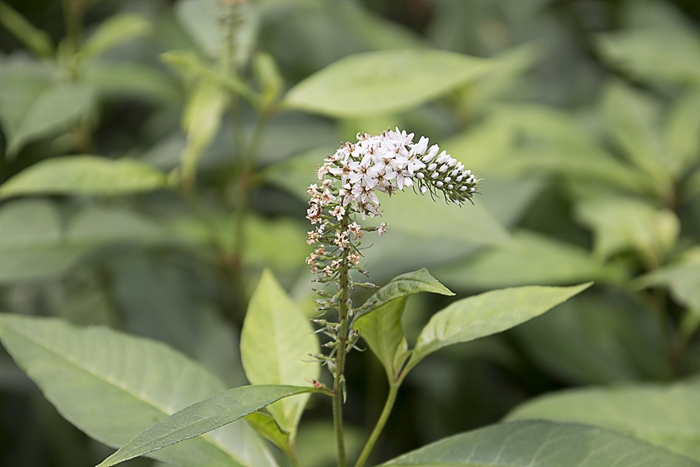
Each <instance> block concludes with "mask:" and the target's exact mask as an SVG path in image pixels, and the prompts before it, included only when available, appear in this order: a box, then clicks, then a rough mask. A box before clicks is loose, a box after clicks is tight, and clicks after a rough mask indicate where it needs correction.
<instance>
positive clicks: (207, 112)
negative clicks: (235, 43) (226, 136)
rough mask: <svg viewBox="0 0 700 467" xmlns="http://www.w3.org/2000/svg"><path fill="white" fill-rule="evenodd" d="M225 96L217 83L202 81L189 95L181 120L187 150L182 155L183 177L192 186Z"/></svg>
mask: <svg viewBox="0 0 700 467" xmlns="http://www.w3.org/2000/svg"><path fill="white" fill-rule="evenodd" d="M227 102H228V95H227V94H226V93H225V92H224V91H223V89H221V88H220V87H219V86H218V84H217V83H215V82H213V81H212V80H209V79H206V78H202V79H200V80H199V81H198V83H197V85H196V87H195V89H194V91H193V92H192V94H191V95H190V97H189V99H188V102H187V106H186V107H185V112H184V114H183V117H182V126H183V128H184V130H185V132H186V133H187V146H186V147H185V149H184V151H183V152H182V155H181V158H182V176H183V179H185V180H187V181H188V182H189V183H192V181H193V179H194V176H195V173H196V170H197V163H198V162H199V159H200V157H201V156H202V153H203V151H204V150H205V149H206V148H207V146H209V144H210V143H211V141H212V139H214V136H216V133H217V131H218V130H219V126H220V125H221V119H222V116H223V114H224V112H225V110H226V104H227Z"/></svg>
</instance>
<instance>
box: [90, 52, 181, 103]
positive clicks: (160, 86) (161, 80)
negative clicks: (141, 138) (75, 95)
mask: <svg viewBox="0 0 700 467" xmlns="http://www.w3.org/2000/svg"><path fill="white" fill-rule="evenodd" d="M83 80H84V81H85V82H86V83H88V84H90V86H92V87H94V88H95V90H96V91H97V92H98V93H99V94H100V95H103V96H106V97H112V98H114V97H117V98H121V99H123V98H125V97H134V96H136V97H138V98H140V99H146V100H148V101H155V102H159V103H160V102H162V103H169V102H173V101H175V102H180V101H181V100H182V92H181V91H180V89H179V88H178V87H177V86H175V84H174V83H173V81H172V80H171V79H170V78H168V77H167V76H166V75H165V74H164V73H162V72H160V71H157V70H156V69H155V68H153V67H149V66H143V65H138V64H136V63H129V62H108V61H102V60H92V61H90V63H88V64H86V66H85V70H84V74H83Z"/></svg>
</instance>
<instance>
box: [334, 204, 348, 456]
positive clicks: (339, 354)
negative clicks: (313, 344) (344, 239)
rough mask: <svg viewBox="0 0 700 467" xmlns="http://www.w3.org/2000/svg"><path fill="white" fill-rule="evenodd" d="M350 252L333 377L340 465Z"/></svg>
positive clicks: (343, 273) (342, 227) (344, 263)
mask: <svg viewBox="0 0 700 467" xmlns="http://www.w3.org/2000/svg"><path fill="white" fill-rule="evenodd" d="M348 224H349V218H348V215H347V214H346V215H345V216H343V220H342V221H341V224H340V231H341V232H345V231H347V229H348ZM348 252H349V250H348V249H347V248H346V249H345V250H344V251H343V255H342V258H341V263H340V264H341V266H340V303H339V304H338V322H339V325H340V330H339V332H338V347H337V349H336V356H335V377H334V378H333V431H334V432H335V441H336V446H337V455H338V467H345V464H346V459H345V440H344V438H343V394H344V393H345V352H346V347H347V339H348V301H349V300H348V299H349V297H350V265H349V264H348Z"/></svg>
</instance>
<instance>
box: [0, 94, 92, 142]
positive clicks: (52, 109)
mask: <svg viewBox="0 0 700 467" xmlns="http://www.w3.org/2000/svg"><path fill="white" fill-rule="evenodd" d="M94 103H95V91H94V90H93V89H92V88H91V87H90V86H88V85H85V84H56V85H53V86H50V87H48V88H47V89H45V90H44V91H43V92H42V93H41V94H39V96H38V97H37V98H36V100H35V101H34V102H33V103H32V105H31V107H29V109H28V110H27V113H26V114H25V115H24V118H23V120H22V122H21V123H20V125H19V127H18V128H17V132H16V133H15V134H14V135H13V136H12V137H11V138H9V140H8V142H7V154H8V155H10V156H14V155H15V154H16V153H17V151H19V150H20V149H21V148H22V146H24V145H25V144H26V143H28V142H29V141H32V140H35V139H37V138H40V137H42V136H47V135H50V134H52V133H55V132H58V131H63V130H66V129H67V128H68V127H69V125H70V124H71V123H74V122H76V121H78V120H79V119H80V118H81V117H83V116H84V115H85V114H86V113H87V112H89V111H90V110H91V109H92V106H93V105H94Z"/></svg>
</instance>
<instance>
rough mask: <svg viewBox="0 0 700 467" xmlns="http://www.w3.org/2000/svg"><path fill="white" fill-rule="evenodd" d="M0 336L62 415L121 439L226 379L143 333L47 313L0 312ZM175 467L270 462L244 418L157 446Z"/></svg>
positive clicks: (109, 440)
mask: <svg viewBox="0 0 700 467" xmlns="http://www.w3.org/2000/svg"><path fill="white" fill-rule="evenodd" d="M0 340H2V343H3V345H4V346H5V348H6V349H7V350H8V351H9V353H10V354H11V355H12V356H13V358H14V359H15V360H16V361H17V363H18V364H19V366H20V367H21V368H22V369H24V370H25V371H26V372H27V374H28V375H29V377H30V378H32V380H34V381H35V382H36V383H37V384H38V385H39V387H40V388H41V389H42V391H43V392H44V395H45V396H46V398H47V399H49V401H51V403H52V404H54V405H55V406H56V408H57V409H58V410H59V412H61V414H62V415H63V416H64V417H66V418H67V419H68V420H69V421H71V422H72V423H73V424H75V425H76V426H77V427H78V428H80V429H81V430H83V431H85V432H86V433H88V434H89V435H90V436H92V437H94V438H95V439H97V440H99V441H101V442H103V443H105V444H107V445H110V446H115V447H116V446H120V445H122V444H124V443H126V442H127V441H129V440H130V439H131V438H133V437H134V436H135V435H136V434H138V433H139V432H141V431H142V430H144V429H146V428H148V427H149V426H151V425H152V424H153V423H155V422H157V421H158V420H162V419H164V418H165V417H167V416H168V415H171V414H173V413H175V412H177V411H178V410H180V409H182V408H184V407H187V406H190V405H192V404H194V403H195V402H198V401H200V400H202V399H204V398H207V397H211V396H212V395H214V394H217V393H220V392H221V391H223V390H224V389H225V386H224V385H223V383H221V381H219V379H217V378H216V377H215V376H214V375H212V374H211V373H209V371H207V370H206V369H204V368H203V367H202V366H201V365H199V364H198V363H196V362H194V361H192V360H190V359H188V358H186V357H185V356H183V355H181V354H180V353H178V352H176V351H174V350H172V349H170V348H168V347H166V346H164V345H162V344H159V343H156V342H153V341H149V340H148V339H143V338H137V337H133V336H128V335H125V334H121V333H118V332H115V331H112V330H110V329H107V328H103V327H97V326H93V327H90V328H87V329H82V328H76V327H73V326H71V325H69V324H67V323H65V322H63V321H60V320H57V319H51V318H31V317H24V316H17V315H7V314H0ZM152 457H154V458H156V459H159V460H162V461H164V462H168V463H170V464H173V465H177V466H181V467H197V466H201V465H208V466H218V467H236V466H245V467H275V466H276V463H275V462H274V460H273V459H272V457H271V455H270V453H269V452H268V451H267V449H266V448H265V446H264V444H263V442H262V440H261V439H260V438H259V437H258V435H257V434H256V433H255V432H254V431H253V430H252V429H251V428H250V427H249V426H248V425H246V424H245V422H237V423H233V424H230V425H228V426H227V427H225V428H223V429H222V430H220V431H217V432H214V433H210V434H208V435H205V436H203V437H198V438H194V439H192V440H189V441H186V442H184V443H181V444H178V445H176V446H172V447H169V448H166V449H164V450H161V451H158V452H157V453H155V454H153V456H152Z"/></svg>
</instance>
